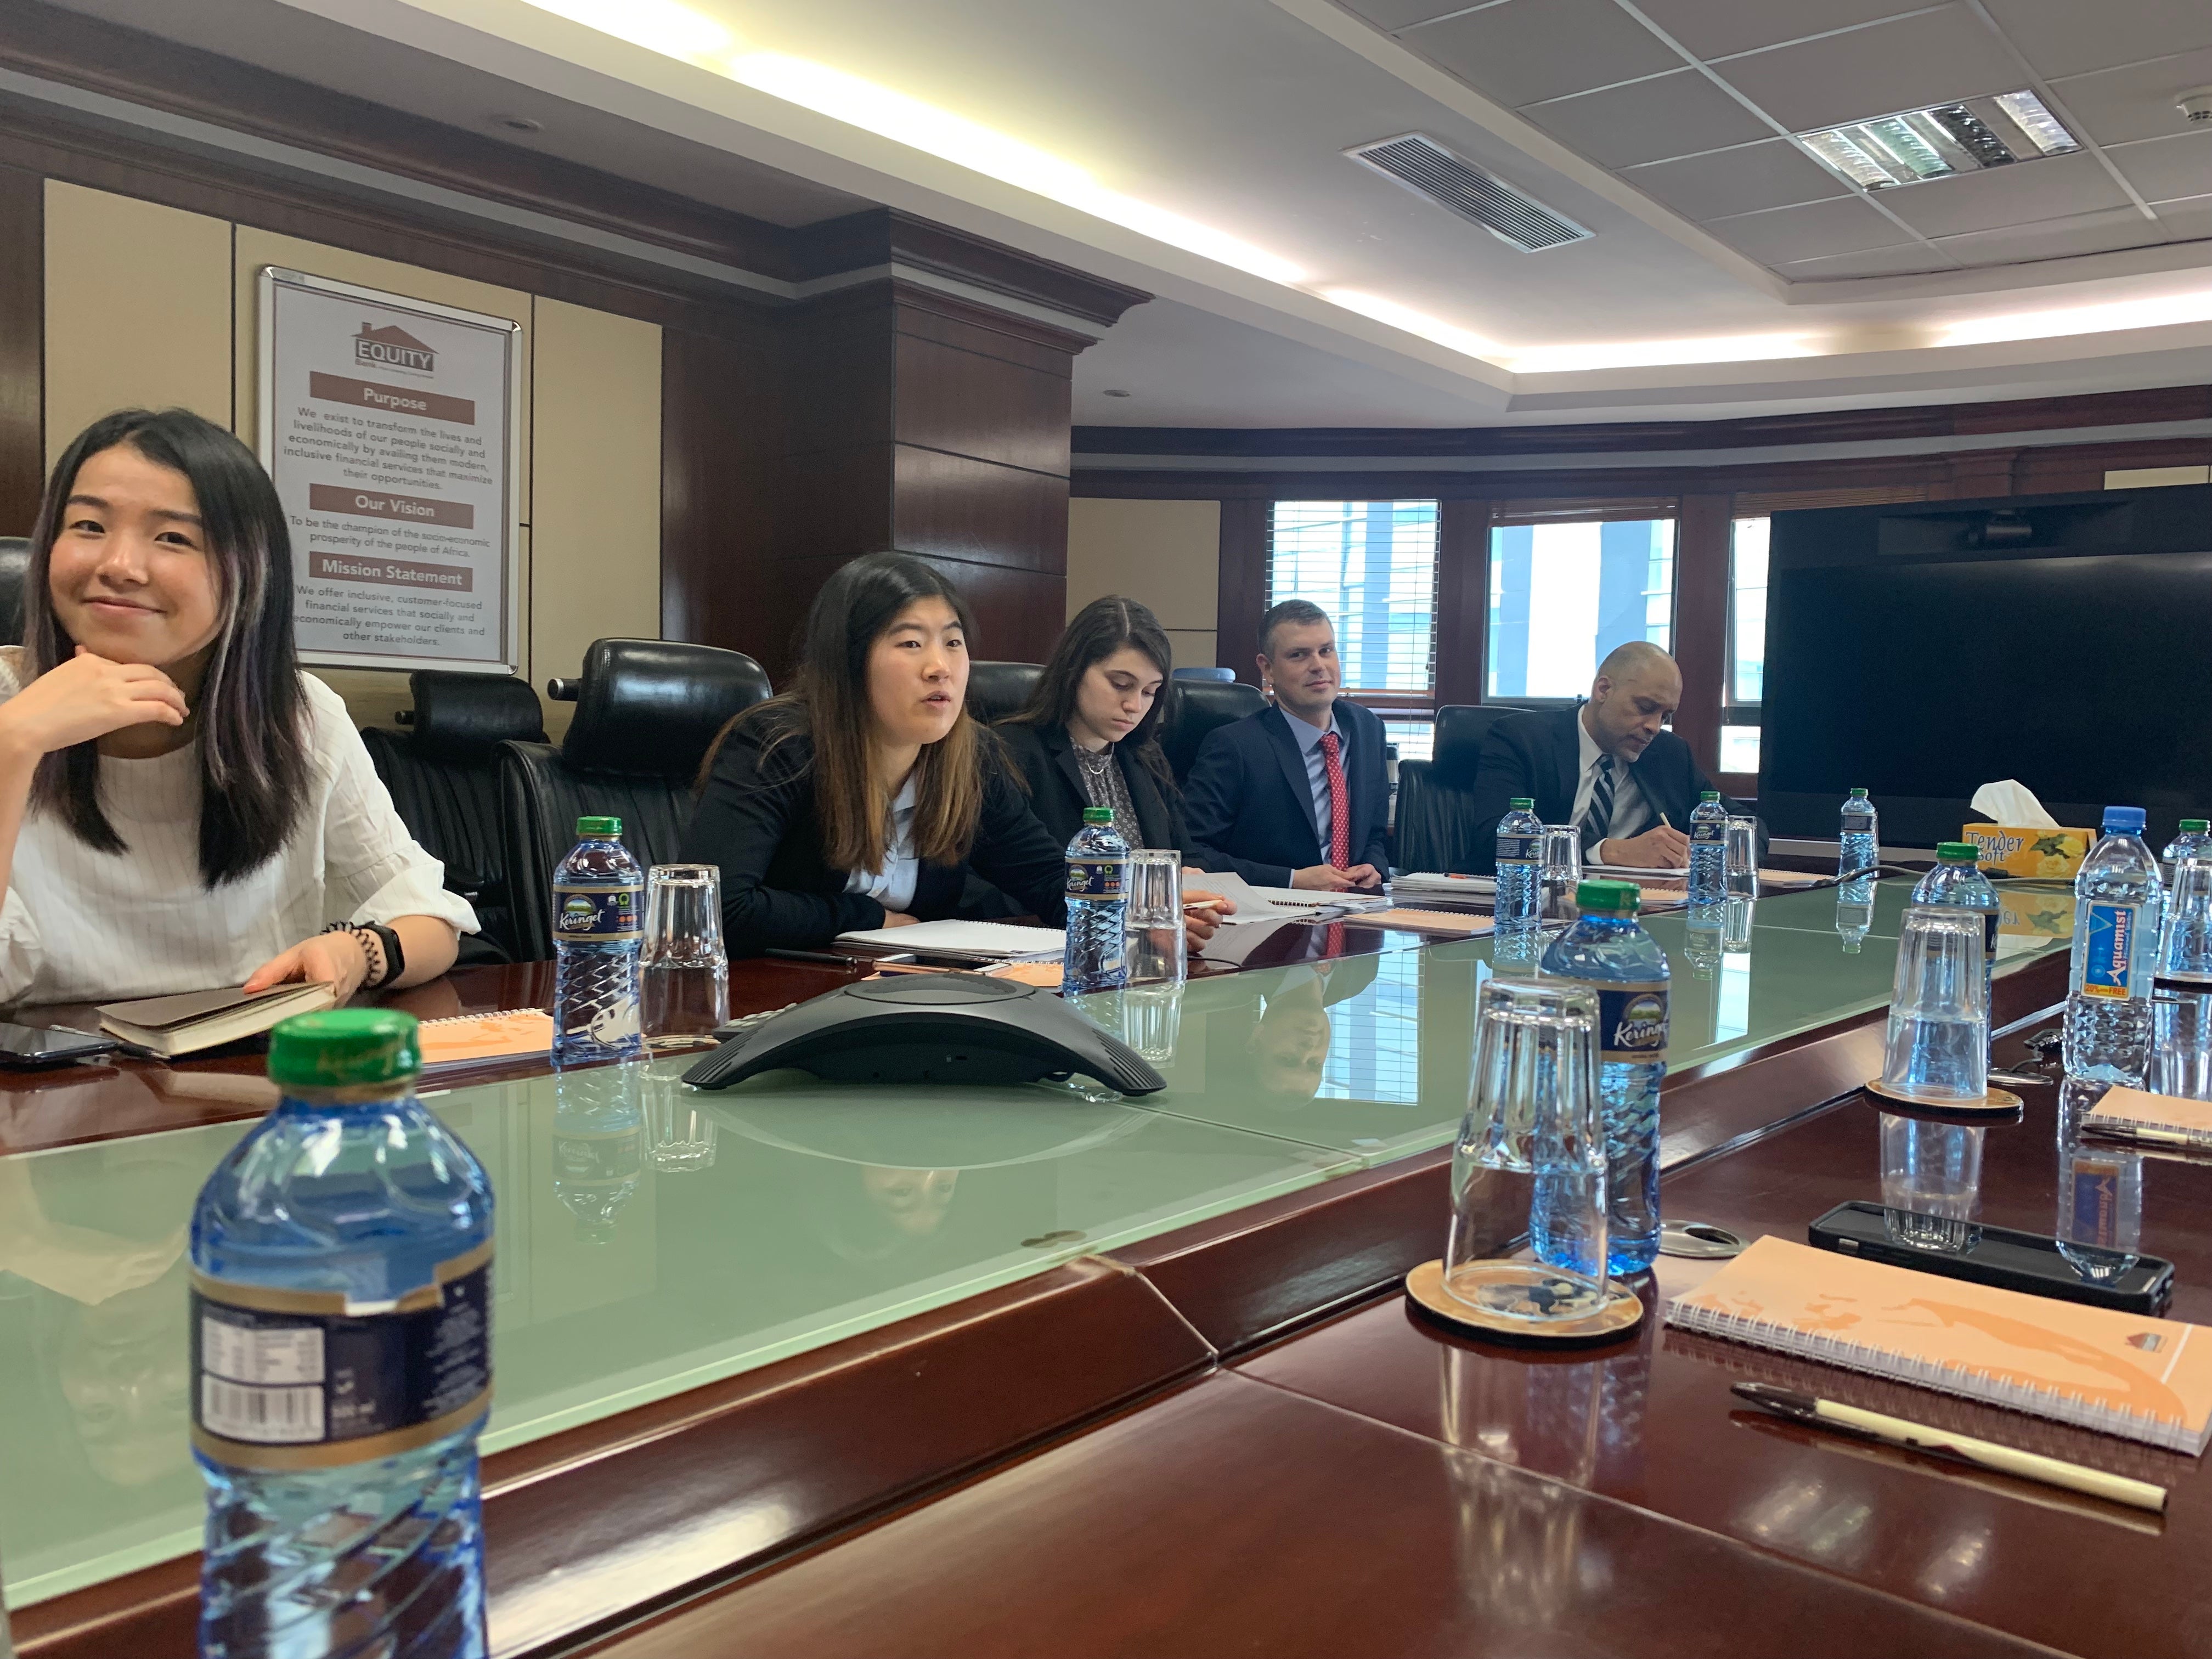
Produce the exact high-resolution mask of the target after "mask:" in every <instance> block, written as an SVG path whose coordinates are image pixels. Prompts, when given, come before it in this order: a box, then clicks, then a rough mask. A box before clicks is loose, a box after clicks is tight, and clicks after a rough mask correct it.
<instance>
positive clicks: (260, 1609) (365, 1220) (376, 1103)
mask: <svg viewBox="0 0 2212 1659" xmlns="http://www.w3.org/2000/svg"><path fill="white" fill-rule="evenodd" d="M421 1070H422V1059H421V1055H420V1053H419V1050H418V1047H417V1043H416V1024H415V1020H414V1018H413V1017H412V1016H410V1015H407V1014H402V1013H398V1012H392V1011H390V1010H386V1009H379V1008H343V1009H332V1010H328V1011H326V1012H321V1013H314V1014H301V1015H299V1016H296V1017H295V1018H291V1019H288V1020H286V1021H284V1022H283V1024H280V1025H278V1026H277V1027H276V1030H274V1031H273V1032H271V1033H270V1040H269V1077H270V1081H271V1082H273V1083H275V1084H276V1085H277V1087H278V1088H279V1089H281V1090H282V1091H283V1098H282V1099H281V1100H280V1101H279V1102H278V1103H277V1105H276V1109H275V1110H274V1111H272V1112H270V1114H269V1115H268V1116H267V1117H265V1118H264V1119H263V1120H262V1121H260V1122H259V1123H258V1124H257V1125H256V1126H254V1127H253V1128H252V1130H250V1131H249V1132H248V1133H247V1134H246V1138H245V1139H243V1140H241V1141H240V1142H239V1143H238V1145H237V1146H234V1147H233V1148H232V1149H231V1151H230V1153H229V1155H228V1157H226V1158H224V1159H223V1160H222V1163H221V1164H218V1165H217V1166H216V1170H215V1173H214V1174H213V1175H211V1176H209V1177H208V1180H207V1184H206V1185H205V1186H204V1187H203V1188H201V1189H200V1195H199V1201H198V1203H197V1206H195V1207H194V1210H193V1212H192V1229H191V1252H192V1290H191V1376H192V1383H191V1415H192V1451H193V1455H194V1456H195V1457H196V1458H197V1460H198V1462H199V1466H200V1472H201V1474H203V1475H204V1477H205V1480H206V1483H207V1537H206V1547H205V1551H204V1554H203V1555H202V1557H201V1563H200V1625H199V1639H200V1652H201V1654H202V1655H203V1656H204V1659H292V1656H295V1655H315V1656H321V1655H337V1654H343V1655H349V1656H351V1655H362V1656H367V1655H371V1654H374V1655H377V1656H388V1659H430V1656H436V1659H482V1656H483V1653H484V1651H485V1640H484V1603H483V1518H482V1514H481V1504H480V1501H479V1495H478V1486H477V1431H479V1430H480V1429H482V1428H483V1421H484V1414H485V1413H486V1411H487V1410H488V1408H489V1404H490V1401H491V1255H492V1198H491V1187H490V1183H489V1182H488V1181H487V1180H486V1179H485V1176H484V1172H483V1166H482V1165H481V1164H478V1163H477V1160H476V1158H474V1157H473V1156H472V1155H471V1153H470V1152H469V1149H468V1148H467V1147H466V1146H463V1145H462V1144H461V1143H460V1142H459V1140H457V1139H454V1137H453V1135H452V1134H451V1133H448V1132H447V1130H446V1128H445V1127H443V1126H442V1125H441V1124H440V1123H439V1122H438V1121H437V1120H436V1119H435V1118H434V1117H432V1116H431V1115H429V1114H428V1112H426V1111H424V1110H423V1109H422V1104H421V1103H419V1102H418V1101H417V1100H416V1098H415V1079H416V1073H419V1072H420V1071H421Z"/></svg>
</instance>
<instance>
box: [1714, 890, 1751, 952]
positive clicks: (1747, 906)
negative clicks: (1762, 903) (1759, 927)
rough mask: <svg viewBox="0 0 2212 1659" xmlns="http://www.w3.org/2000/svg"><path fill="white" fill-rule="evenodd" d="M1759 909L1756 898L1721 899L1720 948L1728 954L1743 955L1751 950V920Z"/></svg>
mask: <svg viewBox="0 0 2212 1659" xmlns="http://www.w3.org/2000/svg"><path fill="white" fill-rule="evenodd" d="M1758 909H1759V901H1758V900H1757V899H1747V898H1728V899H1723V900H1722V901H1721V949H1722V950H1723V951H1726V952H1727V953H1728V954H1729V955H1730V956H1743V955H1746V954H1747V953H1748V952H1749V951H1750V950H1751V927H1752V921H1753V917H1754V915H1756V913H1757V911H1758Z"/></svg>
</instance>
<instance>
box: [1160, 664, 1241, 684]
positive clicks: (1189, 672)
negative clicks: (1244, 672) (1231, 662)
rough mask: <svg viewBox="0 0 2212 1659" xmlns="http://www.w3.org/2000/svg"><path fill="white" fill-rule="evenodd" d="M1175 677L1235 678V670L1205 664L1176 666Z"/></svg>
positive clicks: (1183, 678) (1190, 678) (1196, 678)
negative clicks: (1185, 666)
mask: <svg viewBox="0 0 2212 1659" xmlns="http://www.w3.org/2000/svg"><path fill="white" fill-rule="evenodd" d="M1175 678H1177V679H1179V680H1233V679H1235V678H1237V671H1236V670H1235V669H1233V668H1219V667H1216V666H1214V665H1212V664H1207V665H1203V666H1196V667H1190V668H1178V669H1176V671H1175Z"/></svg>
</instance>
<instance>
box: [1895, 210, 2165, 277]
mask: <svg viewBox="0 0 2212 1659" xmlns="http://www.w3.org/2000/svg"><path fill="white" fill-rule="evenodd" d="M2170 234H2172V233H2171V231H2170V230H2169V229H2168V228H2166V227H2165V226H2162V225H2158V224H2154V223H2153V222H2151V221H2149V220H2148V219H2146V218H2144V217H2143V216H2142V214H2140V213H2138V212H2136V210H2135V209H2133V208H2131V207H2130V208H2120V209H2117V210H2113V211H2111V212H2106V213H2084V214H2081V215H2079V216H2075V217H2074V218H2071V219H2046V220H2045V221H2044V222H2042V223H2041V224H2035V225H2012V226H2008V227H2007V228H2004V229H2002V230H1978V231H1974V232H1972V233H1971V234H1967V235H1965V236H1945V237H1942V238H1940V239H1938V240H1937V241H1936V246H1937V247H1940V248H1942V250H1943V252H1946V253H1948V254H1949V255H1950V256H1951V258H1954V259H1956V260H1957V261H1958V262H1959V263H1960V264H1962V265H2009V264H2021V263H2022V262H2023V261H2026V260H2030V259H2063V258H2068V257H2069V256H2071V255H2074V254H2077V253H2110V252H2113V251H2115V250H2116V249H2119V248H2128V247H2146V246H2149V245H2150V244H2151V243H2153V242H2162V241H2165V240H2166V239H2167V237H2168V236H2169V235H2170Z"/></svg>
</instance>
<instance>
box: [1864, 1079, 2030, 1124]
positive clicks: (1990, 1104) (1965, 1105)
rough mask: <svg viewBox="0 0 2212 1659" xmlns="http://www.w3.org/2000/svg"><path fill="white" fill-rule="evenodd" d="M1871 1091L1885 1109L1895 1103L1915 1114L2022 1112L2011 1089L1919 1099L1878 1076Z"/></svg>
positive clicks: (1966, 1116) (1965, 1116) (1969, 1117)
mask: <svg viewBox="0 0 2212 1659" xmlns="http://www.w3.org/2000/svg"><path fill="white" fill-rule="evenodd" d="M1866 1091H1867V1093H1869V1094H1870V1095H1872V1096H1873V1097H1875V1099H1876V1100H1878V1101H1880V1102H1881V1104H1882V1106H1883V1107H1884V1108H1885V1109H1888V1108H1891V1107H1894V1108H1895V1109H1897V1110H1899V1111H1900V1112H1903V1113H1905V1115H1907V1116H1911V1117H1928V1118H1958V1119H1960V1121H1966V1122H1973V1121H1981V1120H1984V1119H1990V1118H2017V1117H2018V1116H2020V1115H2021V1099H2020V1097H2019V1096H2018V1095H2016V1094H2015V1093H2013V1091H2011V1090H2009V1089H1996V1088H1993V1089H1991V1090H1990V1091H1989V1092H1988V1093H1987V1094H1985V1095H1984V1096H1983V1097H1981V1098H1980V1099H1979V1100H1916V1099H1915V1098H1914V1097H1912V1096H1911V1095H1908V1094H1901V1093H1899V1091H1896V1090H1894V1089H1891V1088H1888V1087H1887V1086H1885V1085H1884V1084H1883V1083H1882V1080H1881V1079H1880V1078H1876V1079H1874V1081H1872V1082H1871V1083H1869V1084H1868V1085H1866Z"/></svg>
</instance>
